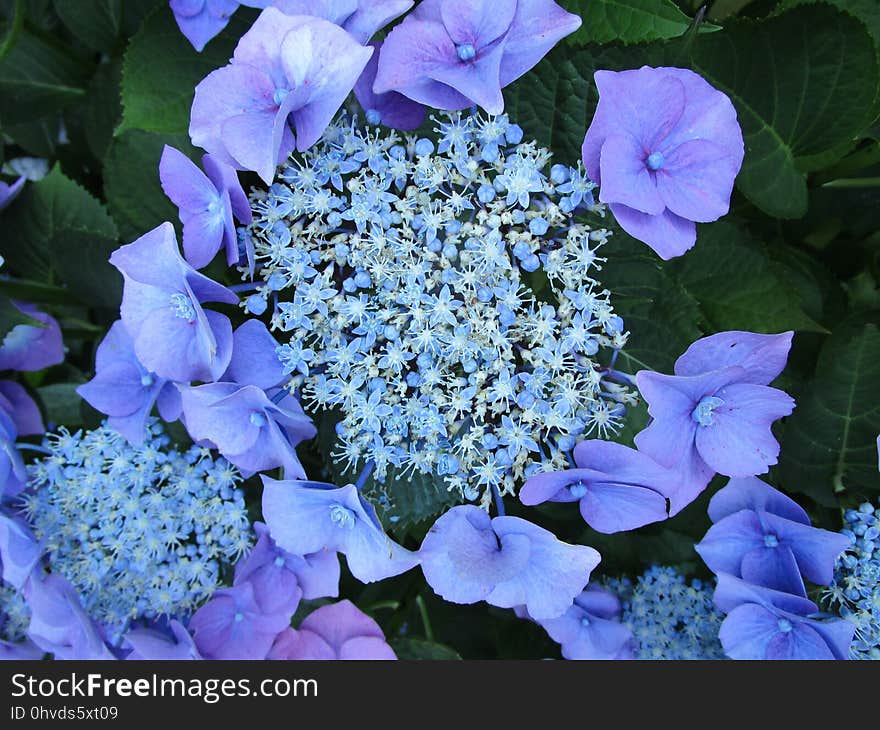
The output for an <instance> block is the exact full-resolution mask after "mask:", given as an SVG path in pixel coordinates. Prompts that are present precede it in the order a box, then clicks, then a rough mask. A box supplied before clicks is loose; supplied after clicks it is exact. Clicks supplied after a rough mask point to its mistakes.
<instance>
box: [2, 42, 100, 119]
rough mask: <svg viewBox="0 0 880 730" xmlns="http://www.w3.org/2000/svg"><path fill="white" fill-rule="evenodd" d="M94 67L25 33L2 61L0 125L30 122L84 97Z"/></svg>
mask: <svg viewBox="0 0 880 730" xmlns="http://www.w3.org/2000/svg"><path fill="white" fill-rule="evenodd" d="M90 66H91V64H86V63H83V62H82V61H80V60H78V59H77V58H76V57H74V56H71V55H69V54H68V53H66V52H64V51H62V50H60V49H59V48H58V47H56V46H55V45H50V44H49V43H48V42H47V41H46V40H44V39H42V38H38V37H37V36H35V35H33V34H32V33H28V32H26V31H23V32H21V33H19V35H18V39H17V41H16V42H15V44H14V45H13V46H12V49H11V50H10V51H9V54H8V55H7V56H6V57H5V58H4V59H3V60H2V61H0V122H2V124H3V125H4V126H5V125H7V124H16V123H19V122H31V121H33V120H34V119H35V118H39V117H43V116H46V115H48V114H51V113H52V112H56V111H58V110H60V109H61V108H62V107H63V106H65V105H66V104H69V103H70V102H72V101H76V100H78V99H82V98H83V97H84V96H85V93H86V90H85V85H86V80H87V79H88V75H89V71H90Z"/></svg>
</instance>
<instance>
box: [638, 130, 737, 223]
mask: <svg viewBox="0 0 880 730" xmlns="http://www.w3.org/2000/svg"><path fill="white" fill-rule="evenodd" d="M663 158H664V159H663V166H662V167H661V168H660V169H659V170H657V172H656V179H657V190H658V192H659V193H660V196H661V197H662V198H663V202H664V203H665V204H666V207H667V208H669V210H671V211H672V212H673V213H675V214H676V215H680V216H681V217H682V218H687V219H688V220H692V221H697V222H699V223H709V222H711V221H715V220H718V219H719V218H720V217H721V216H723V215H726V214H727V212H728V210H730V194H731V193H732V192H733V180H734V178H735V177H736V173H737V172H738V171H739V162H738V161H737V160H736V159H734V158H733V157H731V156H730V155H729V154H728V152H727V151H726V150H725V149H724V148H723V147H721V146H720V145H718V144H716V143H714V142H710V141H709V140H707V139H694V140H690V141H689V142H684V143H683V144H680V145H679V146H678V147H675V148H673V149H671V150H667V151H664V152H663ZM624 202H625V201H624Z"/></svg>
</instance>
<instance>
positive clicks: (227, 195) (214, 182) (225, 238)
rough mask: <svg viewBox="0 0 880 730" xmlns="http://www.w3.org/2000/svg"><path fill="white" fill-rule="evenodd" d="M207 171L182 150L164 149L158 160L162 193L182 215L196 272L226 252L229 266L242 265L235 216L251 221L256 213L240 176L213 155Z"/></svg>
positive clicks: (187, 249) (185, 242) (205, 160)
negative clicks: (239, 263)
mask: <svg viewBox="0 0 880 730" xmlns="http://www.w3.org/2000/svg"><path fill="white" fill-rule="evenodd" d="M202 166H203V167H204V168H205V172H202V171H201V170H199V168H198V167H196V165H195V164H194V163H193V162H192V160H190V159H189V158H188V157H187V156H186V155H184V154H183V153H182V152H181V151H180V150H178V149H175V148H174V147H169V146H168V145H165V149H164V150H163V152H162V158H161V159H160V160H159V179H160V180H161V182H162V189H163V190H164V191H165V194H166V195H167V196H168V198H169V199H170V200H171V202H173V203H174V204H175V205H176V206H177V208H178V210H179V211H180V222H181V223H183V252H184V255H185V256H186V260H187V261H189V263H190V264H192V265H193V266H194V267H195V268H197V269H200V268H202V267H203V266H207V265H208V264H209V263H210V262H211V259H213V258H214V254H216V253H217V251H218V250H219V249H220V248H221V246H222V247H224V248H225V249H226V261H227V263H228V264H229V265H230V266H232V265H234V264H237V263H238V259H239V251H238V237H237V236H236V233H235V223H234V221H233V220H232V216H233V215H235V217H236V218H237V219H238V220H239V222H241V223H244V224H248V223H250V222H251V209H250V206H249V205H248V201H247V197H246V196H245V194H244V190H242V189H241V183H240V182H239V181H238V175H237V173H236V172H235V170H233V169H232V168H231V167H230V166H229V165H227V164H225V163H223V162H221V161H219V160H217V159H215V158H214V157H213V156H211V155H204V156H203V157H202Z"/></svg>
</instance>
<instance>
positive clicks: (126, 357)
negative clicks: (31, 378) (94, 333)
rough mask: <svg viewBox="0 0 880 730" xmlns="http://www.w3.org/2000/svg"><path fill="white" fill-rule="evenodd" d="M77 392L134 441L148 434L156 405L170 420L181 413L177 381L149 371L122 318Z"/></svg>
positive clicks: (102, 345)
mask: <svg viewBox="0 0 880 730" xmlns="http://www.w3.org/2000/svg"><path fill="white" fill-rule="evenodd" d="M76 392H77V393H78V394H79V396H80V397H81V398H82V399H83V400H85V401H87V402H88V403H89V404H90V405H91V406H92V407H93V408H95V409H96V410H98V411H100V412H101V413H104V414H105V415H107V416H108V418H107V423H108V425H109V426H110V427H111V428H113V429H115V430H116V431H118V432H119V433H121V434H122V435H123V436H125V438H126V439H128V440H129V441H130V442H131V443H133V444H140V443H142V442H143V440H144V439H145V438H146V436H147V434H148V429H147V423H148V421H149V417H150V413H151V412H152V410H153V406H154V405H156V403H157V402H158V405H159V412H160V413H161V415H162V417H163V418H164V419H165V420H166V421H175V420H177V418H178V417H179V416H180V408H181V406H180V394H179V393H178V391H177V388H175V387H174V384H173V383H171V382H170V381H168V380H166V379H165V378H160V377H159V376H158V375H156V374H155V373H151V372H149V371H148V370H147V369H146V368H145V367H144V366H143V365H141V363H140V360H138V358H137V355H136V354H135V351H134V342H133V341H132V339H131V337H130V336H129V334H128V331H127V330H126V329H125V325H124V324H123V323H122V321H121V320H117V321H116V322H114V323H113V324H112V325H111V327H110V329H109V330H108V331H107V334H106V335H105V336H104V339H103V340H102V341H101V344H100V345H98V350H97V352H96V353H95V377H93V378H92V379H91V380H90V381H89V382H87V383H84V384H83V385H80V386H79V387H78V388H77V389H76Z"/></svg>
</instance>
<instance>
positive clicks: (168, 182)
mask: <svg viewBox="0 0 880 730" xmlns="http://www.w3.org/2000/svg"><path fill="white" fill-rule="evenodd" d="M159 180H160V182H161V184H162V190H163V191H164V192H165V195H167V196H168V198H169V200H171V202H172V203H174V204H175V205H176V206H177V207H178V208H179V209H180V210H181V211H186V212H188V213H201V212H204V211H205V210H207V209H208V208H209V207H210V206H211V204H212V203H214V204H216V203H217V200H218V198H219V193H218V189H217V188H216V187H215V186H214V184H213V183H212V182H211V180H210V179H208V176H207V175H205V173H203V172H202V171H201V170H200V169H199V168H198V167H197V166H196V164H195V163H194V162H193V161H192V160H190V159H189V158H188V157H187V156H186V155H185V154H183V152H181V151H180V150H178V149H175V148H174V147H171V146H169V145H165V147H164V149H163V150H162V157H161V159H160V160H159Z"/></svg>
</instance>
